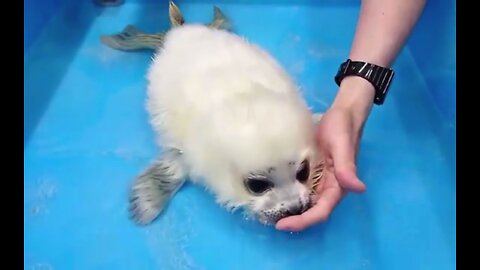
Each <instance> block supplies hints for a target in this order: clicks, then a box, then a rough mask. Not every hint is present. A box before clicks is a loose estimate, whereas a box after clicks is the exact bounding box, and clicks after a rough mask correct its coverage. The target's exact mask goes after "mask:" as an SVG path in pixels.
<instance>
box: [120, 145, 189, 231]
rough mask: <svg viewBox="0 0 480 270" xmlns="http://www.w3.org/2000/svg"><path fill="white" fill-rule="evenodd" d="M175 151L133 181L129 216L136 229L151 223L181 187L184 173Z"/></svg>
mask: <svg viewBox="0 0 480 270" xmlns="http://www.w3.org/2000/svg"><path fill="white" fill-rule="evenodd" d="M181 158H182V154H181V153H180V151H179V150H177V149H170V150H168V151H166V152H165V153H163V154H162V155H161V156H160V157H159V158H158V159H157V160H155V162H154V163H153V164H152V165H150V167H148V168H147V170H146V171H145V172H144V173H142V174H141V175H140V176H138V177H137V179H135V182H134V183H133V186H132V188H131V191H130V210H129V211H130V216H131V218H132V219H133V220H134V221H135V222H136V223H137V224H140V225H146V224H149V223H151V222H152V221H153V220H155V218H157V216H158V215H159V214H160V213H161V212H162V210H163V209H164V208H165V206H166V205H167V203H168V201H169V200H170V199H171V198H172V197H173V195H175V193H176V192H177V191H178V190H179V189H180V187H181V186H182V185H183V183H185V179H186V177H187V171H186V170H185V168H184V167H183V165H182V160H181Z"/></svg>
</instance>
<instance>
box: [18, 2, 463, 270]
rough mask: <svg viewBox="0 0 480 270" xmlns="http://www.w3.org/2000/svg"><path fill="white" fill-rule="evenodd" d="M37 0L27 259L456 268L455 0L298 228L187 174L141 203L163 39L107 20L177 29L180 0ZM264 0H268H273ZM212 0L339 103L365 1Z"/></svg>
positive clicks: (193, 5) (315, 92) (29, 54)
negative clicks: (328, 193) (142, 47)
mask: <svg viewBox="0 0 480 270" xmlns="http://www.w3.org/2000/svg"><path fill="white" fill-rule="evenodd" d="M24 1H25V46H24V54H25V61H24V63H25V79H24V80H25V88H24V92H25V101H24V103H25V119H24V121H25V133H24V134H25V140H24V155H25V157H24V162H25V169H24V172H25V178H24V184H25V188H24V195H25V201H24V203H25V206H24V218H25V222H24V233H25V243H24V244H25V249H24V262H25V269H37V270H38V269H42V270H43V269H62V270H63V269H65V270H67V269H68V270H71V269H81V270H86V269H115V270H120V269H133V270H137V269H138V270H142V269H233V270H235V269H239V270H243V269H278V270H283V269H302V270H306V269H326V270H334V269H342V270H346V269H382V270H386V269H388V270H390V269H399V270H404V269H409V270H413V269H435V270H443V269H455V263H456V236H455V233H456V217H455V216H456V202H455V199H456V195H455V194H456V183H455V182H456V178H455V160H456V158H455V140H456V137H455V131H456V122H455V91H456V88H455V80H456V73H455V72H456V71H455V70H456V57H455V50H456V48H455V1H453V0H437V1H430V2H429V3H428V5H427V8H426V10H425V13H424V16H423V17H422V19H421V20H420V22H419V24H418V26H417V28H416V29H415V32H414V33H413V35H412V36H411V38H410V40H409V42H408V44H407V46H406V47H405V48H404V49H403V51H402V53H401V55H400V56H399V58H398V59H397V61H396V63H395V66H394V68H395V70H396V72H397V73H396V78H395V81H394V84H393V87H392V89H391V91H390V94H389V96H388V98H387V101H386V103H385V105H384V106H382V107H375V108H374V110H373V112H372V114H371V117H370V119H369V121H368V124H367V126H366V128H365V133H364V138H363V140H362V144H361V152H360V155H359V164H358V166H359V174H360V177H361V178H362V179H363V180H364V181H365V182H366V184H367V186H368V191H367V192H366V193H365V194H362V195H349V196H347V197H346V198H345V199H344V200H343V201H342V203H341V204H340V205H339V206H338V208H337V209H336V211H335V212H334V213H333V214H332V215H331V217H330V219H329V220H328V222H326V223H324V224H321V225H318V226H315V227H313V228H311V229H309V230H306V231H304V232H301V233H294V234H290V233H288V232H287V233H285V232H279V231H276V230H275V229H274V228H270V227H264V226H262V225H258V224H256V223H255V222H252V221H246V220H244V219H243V218H242V216H241V215H239V214H230V213H228V212H227V211H225V210H224V209H222V208H220V207H219V206H218V205H216V204H215V202H214V199H213V197H212V196H211V194H209V193H208V192H206V191H204V190H203V189H202V188H200V187H197V186H193V185H187V186H185V188H183V189H181V191H180V192H179V193H178V194H177V196H176V197H175V198H174V199H173V200H172V201H171V203H170V204H169V206H168V208H167V210H166V212H165V213H164V214H163V215H162V216H161V218H159V219H158V220H157V221H156V222H155V223H154V224H152V225H150V226H147V227H137V226H135V225H134V224H133V223H132V222H131V221H130V220H129V219H128V213H127V207H128V203H127V191H128V186H129V185H130V183H131V181H132V180H133V178H134V177H135V176H136V175H137V174H138V173H139V172H140V171H141V170H142V169H144V167H145V166H146V165H147V164H148V163H149V162H150V161H151V160H152V159H153V158H154V157H155V154H156V152H157V148H156V146H155V143H154V135H153V132H152V130H151V128H150V126H149V124H148V118H147V114H146V111H145V109H144V101H145V86H146V82H145V79H144V76H145V72H146V70H147V68H148V65H149V62H150V57H151V53H148V52H138V53H125V52H119V51H115V50H112V49H109V48H107V47H106V46H104V45H102V44H101V43H100V42H99V36H100V35H101V34H106V33H113V32H117V31H120V30H121V29H122V28H123V27H124V26H125V25H127V24H135V25H137V26H139V27H140V28H143V29H145V30H147V31H149V32H154V31H158V30H162V29H165V28H166V27H168V25H169V24H168V17H167V15H168V14H167V6H168V5H167V1H160V0H158V1H129V0H126V1H125V4H124V5H122V6H120V7H115V8H102V7H98V6H95V5H94V4H93V1H90V0H87V1H73V0H64V1H60V0H43V1H36V0H24ZM258 2H262V4H258ZM176 3H177V4H178V5H179V6H180V8H181V9H182V12H183V13H184V15H185V17H186V19H187V21H190V22H208V21H209V20H210V18H211V16H212V5H213V4H218V6H219V7H220V8H221V9H222V10H223V11H224V12H225V14H226V15H227V16H228V17H230V18H231V21H232V22H233V25H234V27H235V31H236V32H237V33H239V34H241V35H243V36H246V37H247V38H248V39H249V40H251V41H252V42H254V43H257V44H259V45H260V46H262V47H264V48H265V49H267V50H268V51H270V52H271V53H272V54H273V55H274V56H275V57H276V58H277V59H278V60H279V61H280V62H281V63H282V64H283V65H284V66H285V68H286V69H287V70H288V72H290V74H291V75H292V76H293V77H294V78H295V80H296V81H297V82H298V84H299V85H300V86H301V87H302V88H303V90H304V92H305V97H306V99H307V101H308V103H309V105H310V106H311V107H312V108H313V109H314V110H316V111H323V110H325V109H326V108H327V107H328V105H329V104H330V102H331V101H332V99H333V98H334V95H335V93H336V90H337V87H336V85H335V83H334V80H333V76H334V74H335V73H336V71H337V68H338V65H339V63H340V62H341V61H343V60H344V59H345V58H346V57H347V56H348V51H349V48H350V43H351V40H352V38H353V34H354V30H355V23H356V20H357V17H358V12H359V3H358V1H347V0H343V1H338V0H337V1H334V0H330V1H316V2H315V1H293V0H292V1H285V0H283V1H281V0H279V1H273V0H270V1H241V0H238V1H234V0H232V1H217V2H210V1H181V0H177V2H176Z"/></svg>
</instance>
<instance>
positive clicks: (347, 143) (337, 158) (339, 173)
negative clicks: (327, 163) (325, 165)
mask: <svg viewBox="0 0 480 270" xmlns="http://www.w3.org/2000/svg"><path fill="white" fill-rule="evenodd" d="M355 150H356V147H355V144H354V143H353V141H352V140H351V139H350V136H341V137H338V138H337V139H336V140H335V142H334V143H333V144H332V145H331V149H330V153H331V155H332V159H333V168H334V174H335V178H336V179H337V181H338V183H339V184H340V186H341V187H343V188H344V189H346V190H349V191H353V192H363V191H365V189H366V187H365V184H364V183H363V182H362V181H361V180H360V179H359V178H358V176H357V173H356V166H355V152H356V151H355Z"/></svg>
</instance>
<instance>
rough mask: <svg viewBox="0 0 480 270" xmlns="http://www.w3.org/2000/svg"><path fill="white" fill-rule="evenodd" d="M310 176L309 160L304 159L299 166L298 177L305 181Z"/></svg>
mask: <svg viewBox="0 0 480 270" xmlns="http://www.w3.org/2000/svg"><path fill="white" fill-rule="evenodd" d="M308 176H310V164H309V163H308V161H307V160H304V161H303V162H302V164H300V167H299V168H298V171H297V175H296V178H297V180H298V181H300V182H301V183H305V182H306V181H307V180H308Z"/></svg>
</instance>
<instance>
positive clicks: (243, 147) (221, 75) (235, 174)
mask: <svg viewBox="0 0 480 270" xmlns="http://www.w3.org/2000/svg"><path fill="white" fill-rule="evenodd" d="M147 79H148V101H147V109H148V112H149V113H150V116H151V125H152V126H153V128H154V130H155V132H156V134H157V135H158V143H159V145H160V147H161V149H162V151H161V154H160V155H159V157H158V158H157V159H156V161H155V162H154V163H153V164H152V165H151V166H150V167H149V168H148V169H147V170H146V171H145V172H144V173H143V174H141V175H140V176H139V177H138V178H137V179H136V180H135V182H134V184H133V185H132V189H131V194H130V195H131V197H130V213H131V215H132V217H133V219H134V220H135V221H136V222H137V223H139V224H148V223H150V222H152V221H153V220H154V219H155V218H156V217H157V216H158V215H159V214H160V213H161V211H162V210H163V209H164V207H165V205H166V204H167V202H168V200H169V199H170V198H171V197H172V196H173V195H174V194H175V192H176V191H177V190H178V189H179V188H180V187H181V186H182V184H183V183H184V181H185V180H186V179H190V180H191V181H193V182H196V183H199V184H202V185H204V186H205V187H206V188H207V189H209V190H210V191H211V192H212V193H213V194H215V195H216V198H217V202H218V203H220V204H222V205H224V206H226V207H227V208H228V209H237V208H242V209H244V210H246V213H248V214H251V215H252V216H254V217H256V218H258V219H259V220H260V221H261V222H262V223H265V224H273V223H275V222H276V221H278V220H279V219H280V218H282V217H285V216H288V215H292V214H300V213H302V212H304V211H305V210H306V209H308V208H309V207H310V206H311V199H310V196H311V193H312V192H311V191H312V185H313V184H314V182H315V181H317V180H318V179H319V177H320V175H321V170H322V166H321V165H322V162H321V159H320V158H319V156H318V154H317V153H318V149H317V144H316V140H315V136H314V124H315V121H314V120H313V118H312V113H311V112H310V111H309V109H308V108H307V106H306V103H305V102H304V100H303V98H302V95H301V93H300V92H299V91H298V89H297V87H296V85H295V84H294V82H293V81H292V80H291V78H290V77H289V75H288V74H287V73H286V72H285V71H284V69H283V68H282V67H281V66H280V65H279V64H278V63H277V62H276V61H275V59H274V58H273V57H272V56H270V55H269V54H268V53H267V52H266V51H264V50H263V49H261V48H259V47H258V46H255V45H253V44H250V43H249V42H247V41H246V40H244V39H243V38H241V37H239V36H237V35H235V34H233V33H231V32H228V31H224V30H218V29H212V28H208V27H205V26H201V25H184V26H180V27H176V28H174V29H172V30H171V31H169V32H168V34H167V35H166V37H165V43H164V44H163V46H162V49H160V50H159V51H158V52H157V54H156V55H155V56H154V58H153V62H152V64H151V67H150V69H149V71H148V75H147ZM315 116H316V117H315V119H316V120H318V119H319V118H318V116H319V115H315Z"/></svg>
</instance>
